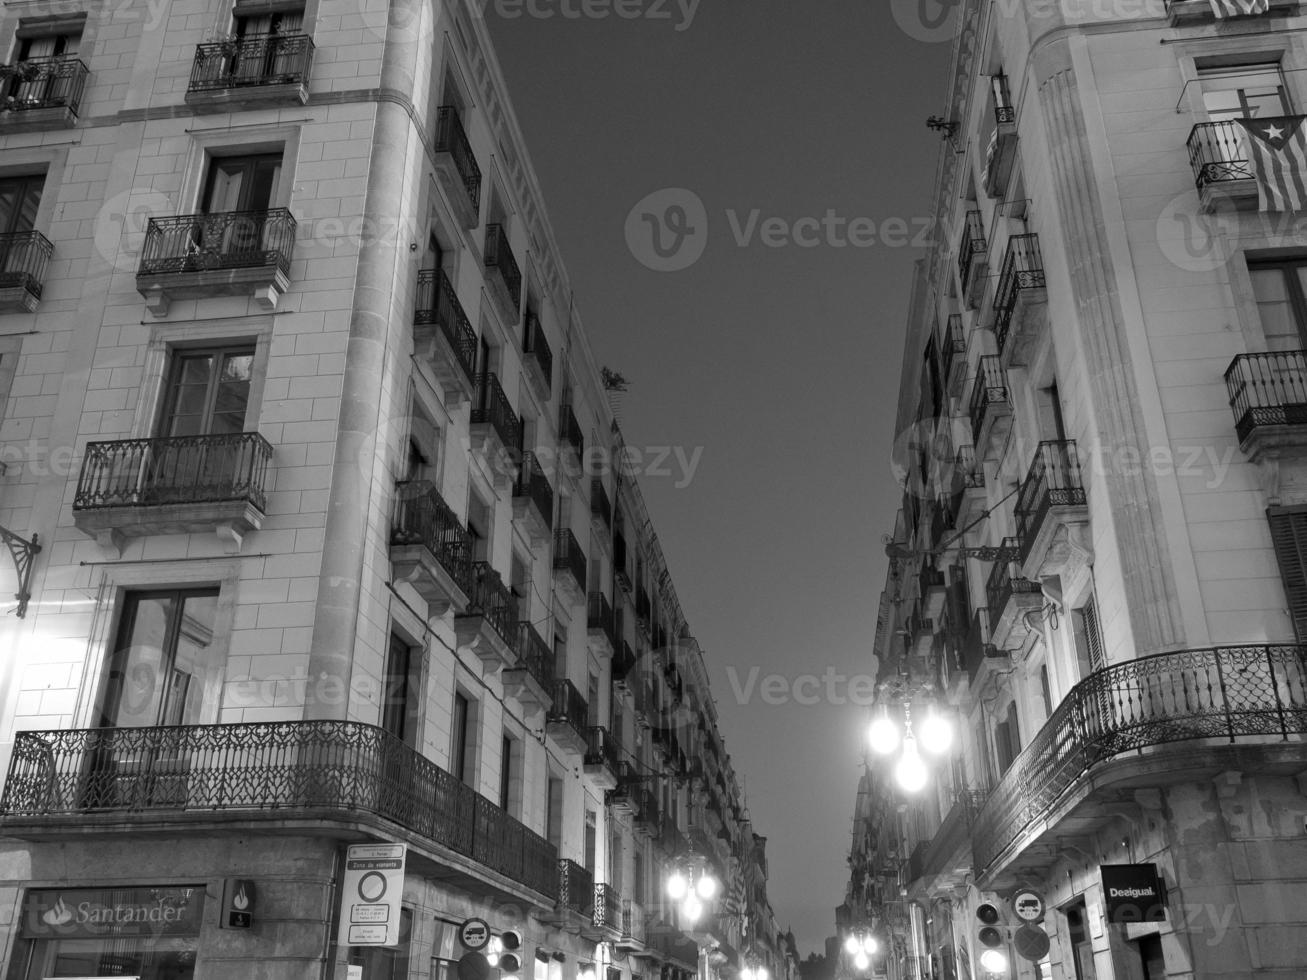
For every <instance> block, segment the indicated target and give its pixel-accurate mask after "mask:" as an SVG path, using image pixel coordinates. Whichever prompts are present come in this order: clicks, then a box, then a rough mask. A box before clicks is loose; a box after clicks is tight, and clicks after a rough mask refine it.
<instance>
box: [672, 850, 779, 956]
mask: <svg viewBox="0 0 1307 980" xmlns="http://www.w3.org/2000/svg"><path fill="white" fill-rule="evenodd" d="M720 890H721V882H719V881H718V880H717V877H716V876H715V875H714V874H713V873H712V869H711V867H709V865H708V863H707V861H705V860H703V859H701V858H698V857H696V856H694V855H690V856H688V857H685V858H682V859H679V860H678V862H677V865H676V867H674V868H673V869H672V873H671V874H670V875H668V876H667V897H668V898H670V899H671V900H672V901H673V902H676V903H677V905H678V906H679V908H680V910H681V915H682V916H683V917H684V919H685V920H686V922H688V923H689V924H690V925H694V924H695V923H696V922H698V921H699V919H700V918H701V917H702V916H703V913H704V910H705V908H706V907H707V906H706V904H705V903H707V902H711V901H712V900H713V899H714V898H716V897H717V893H718V892H719V891H720ZM755 980H766V978H755Z"/></svg>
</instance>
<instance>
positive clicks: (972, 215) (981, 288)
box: [958, 211, 989, 310]
mask: <svg viewBox="0 0 1307 980" xmlns="http://www.w3.org/2000/svg"><path fill="white" fill-rule="evenodd" d="M988 275H989V243H988V242H987V241H985V225H984V223H983V222H982V221H981V218H980V212H979V211H968V212H967V216H966V220H965V222H964V224H963V228H962V241H961V242H959V243H958V279H959V281H960V282H961V283H962V301H963V302H964V303H965V304H966V305H967V309H969V310H974V309H975V308H976V307H977V306H979V305H980V300H981V297H983V296H984V295H985V286H986V283H987V278H986V277H987V276H988Z"/></svg>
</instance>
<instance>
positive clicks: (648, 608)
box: [635, 588, 653, 635]
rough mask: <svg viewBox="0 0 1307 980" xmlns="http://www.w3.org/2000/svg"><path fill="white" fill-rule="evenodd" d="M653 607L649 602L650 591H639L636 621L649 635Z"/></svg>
mask: <svg viewBox="0 0 1307 980" xmlns="http://www.w3.org/2000/svg"><path fill="white" fill-rule="evenodd" d="M652 616H653V606H652V604H651V603H650V602H649V590H648V589H645V588H640V589H637V590H636V592H635V621H636V623H637V624H638V625H639V627H640V629H641V630H642V631H643V632H644V633H645V634H646V635H647V634H648V633H649V630H650V626H651V625H652V622H653V620H652Z"/></svg>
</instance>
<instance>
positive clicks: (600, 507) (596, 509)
mask: <svg viewBox="0 0 1307 980" xmlns="http://www.w3.org/2000/svg"><path fill="white" fill-rule="evenodd" d="M590 516H591V517H597V518H599V520H601V521H602V522H603V525H604V527H606V528H608V529H609V530H612V527H613V505H612V502H611V501H610V500H609V499H608V490H607V489H606V488H605V487H604V481H603V478H602V477H598V476H595V477H591V478H590Z"/></svg>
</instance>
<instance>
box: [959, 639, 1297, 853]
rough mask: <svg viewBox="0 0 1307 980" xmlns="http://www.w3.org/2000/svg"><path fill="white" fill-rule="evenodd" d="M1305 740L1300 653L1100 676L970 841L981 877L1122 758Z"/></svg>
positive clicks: (1010, 779) (1069, 700) (1140, 662)
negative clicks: (1083, 783) (1181, 745)
mask: <svg viewBox="0 0 1307 980" xmlns="http://www.w3.org/2000/svg"><path fill="white" fill-rule="evenodd" d="M1303 733H1307V647H1303V646H1302V645H1298V644H1276V645H1264V646H1229V647H1209V648H1205V649H1196V650H1184V651H1180V652H1176V653H1160V654H1156V655H1154V656H1150V657H1140V658H1139V659H1137V660H1131V661H1127V662H1125V663H1120V664H1113V665H1112V666H1110V667H1105V668H1103V669H1102V670H1098V671H1095V672H1094V673H1092V674H1090V675H1089V676H1088V677H1086V678H1085V679H1084V680H1083V681H1081V682H1080V683H1079V684H1077V685H1076V686H1075V687H1073V688H1072V689H1071V691H1070V692H1069V693H1068V694H1067V696H1066V698H1065V699H1063V701H1062V703H1061V704H1059V705H1058V706H1057V708H1056V709H1055V710H1054V711H1053V714H1052V716H1051V717H1050V718H1049V719H1048V721H1047V722H1046V723H1045V724H1044V726H1043V727H1042V728H1041V729H1040V730H1039V731H1038V732H1037V733H1036V734H1035V736H1034V738H1033V739H1031V741H1030V743H1029V744H1028V745H1026V747H1025V748H1024V749H1023V750H1022V751H1021V754H1020V755H1018V756H1017V758H1016V759H1015V760H1014V761H1013V763H1012V765H1011V766H1010V767H1009V768H1008V770H1007V772H1006V773H1004V775H1003V778H1002V779H1001V780H1000V781H999V783H998V785H997V786H996V787H995V789H994V791H993V793H991V794H990V797H989V800H988V802H986V804H985V806H984V808H983V809H982V810H981V812H980V816H979V818H978V819H977V821H976V826H975V830H974V834H973V840H974V848H975V864H976V869H977V871H978V872H983V871H985V870H988V869H990V868H991V867H992V866H993V865H994V863H995V861H997V860H998V859H999V857H1000V855H1002V854H1003V853H1004V852H1005V851H1006V850H1007V849H1008V848H1010V847H1011V846H1012V845H1013V844H1015V843H1016V842H1017V841H1019V840H1020V839H1021V837H1022V835H1023V834H1024V833H1025V832H1026V830H1027V828H1029V827H1031V826H1032V825H1033V824H1035V823H1037V822H1039V821H1042V820H1045V819H1047V818H1048V817H1049V816H1050V815H1051V814H1052V812H1053V811H1054V810H1055V809H1056V808H1057V806H1058V804H1059V803H1060V802H1061V801H1062V800H1063V798H1064V797H1065V795H1066V793H1067V792H1068V791H1069V790H1070V789H1071V788H1072V787H1073V786H1074V784H1075V783H1076V781H1077V780H1078V779H1080V777H1081V776H1083V775H1085V774H1086V773H1088V772H1089V771H1090V770H1091V769H1093V768H1094V767H1095V766H1097V765H1100V764H1102V763H1103V762H1105V761H1107V760H1109V759H1111V758H1112V757H1114V756H1117V755H1120V754H1121V753H1123V752H1129V751H1134V750H1138V749H1146V748H1148V747H1151V746H1157V745H1165V744H1169V743H1173V742H1181V741H1189V740H1195V739H1228V741H1229V742H1230V743H1234V742H1236V741H1237V740H1238V739H1241V738H1249V737H1262V738H1280V739H1282V740H1284V741H1288V739H1289V736H1291V735H1300V734H1303ZM1153 778H1154V779H1156V776H1154V777H1153ZM1150 785H1156V783H1155V782H1154V783H1151V784H1150Z"/></svg>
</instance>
